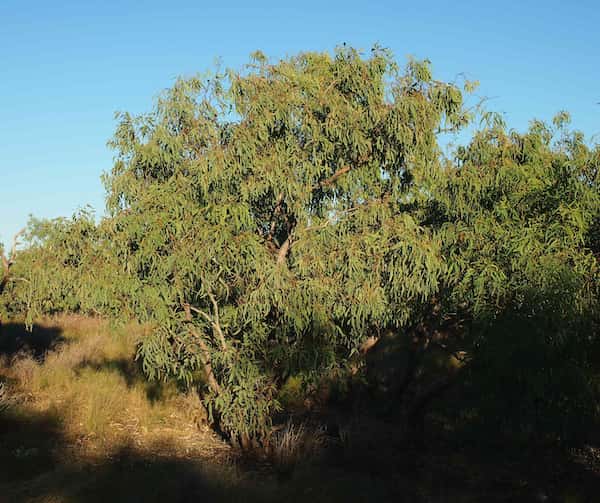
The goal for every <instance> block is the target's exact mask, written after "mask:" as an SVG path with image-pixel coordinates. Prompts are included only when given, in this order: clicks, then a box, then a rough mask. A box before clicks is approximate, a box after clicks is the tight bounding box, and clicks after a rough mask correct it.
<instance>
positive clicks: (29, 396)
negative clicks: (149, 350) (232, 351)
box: [0, 316, 228, 457]
mask: <svg viewBox="0 0 600 503" xmlns="http://www.w3.org/2000/svg"><path fill="white" fill-rule="evenodd" d="M36 330H37V331H39V332H43V331H44V330H48V331H50V330H53V331H55V332H56V333H60V342H59V343H58V344H57V345H56V346H55V347H54V348H53V349H52V350H50V351H47V352H46V353H44V354H43V355H34V354H32V352H27V351H22V352H19V353H17V354H14V355H10V356H3V357H2V359H1V360H0V382H4V383H7V384H5V385H4V388H5V389H4V391H3V394H4V395H5V396H8V393H9V390H8V388H10V396H11V401H12V402H15V401H16V403H17V405H14V406H13V407H14V408H16V410H15V413H19V412H21V413H24V414H37V415H42V414H51V415H54V416H57V417H60V418H61V424H62V430H63V434H64V435H65V437H66V438H67V439H68V441H70V442H72V443H73V444H74V445H77V446H78V449H79V451H80V452H81V453H85V454H90V453H100V452H111V451H116V450H118V449H119V448H121V447H122V446H123V445H128V446H134V447H135V448H136V449H141V450H149V451H151V450H153V449H155V446H156V445H158V444H160V445H161V446H165V445H169V446H170V447H169V450H170V451H171V452H173V451H174V452H176V453H177V454H178V455H183V456H199V455H202V456H211V457H214V456H220V455H223V454H226V453H227V451H228V447H227V446H226V445H225V444H223V443H222V442H221V441H220V440H218V439H217V438H216V437H215V436H214V434H213V433H212V432H211V430H210V428H209V427H208V425H207V424H206V420H205V419H206V416H205V413H204V410H203V408H202V405H201V403H200V401H199V399H198V397H197V395H196V394H195V393H194V392H191V391H190V392H187V393H185V392H184V393H182V392H181V390H179V389H177V386H176V384H175V383H151V382H148V381H147V380H146V379H145V377H144V376H143V373H142V372H141V370H140V368H139V366H138V365H137V364H136V362H135V359H134V358H135V349H136V343H137V342H138V341H139V339H140V337H142V336H143V335H144V333H145V330H147V329H146V328H144V327H142V326H139V325H135V324H129V325H127V326H124V327H119V328H115V327H111V326H110V324H109V323H108V322H106V321H104V320H101V319H93V318H84V317H78V316H61V317H58V318H52V319H46V320H43V321H41V322H40V323H38V324H37V326H36ZM15 337H21V338H26V337H27V334H25V333H20V334H17V335H15ZM6 400H8V399H6ZM6 400H5V401H6Z"/></svg>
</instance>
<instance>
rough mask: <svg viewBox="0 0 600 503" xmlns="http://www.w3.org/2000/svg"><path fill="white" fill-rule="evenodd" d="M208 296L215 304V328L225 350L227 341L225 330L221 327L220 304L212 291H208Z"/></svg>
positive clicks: (213, 323)
mask: <svg viewBox="0 0 600 503" xmlns="http://www.w3.org/2000/svg"><path fill="white" fill-rule="evenodd" d="M208 298H209V299H210V302H211V303H212V305H213V321H212V326H213V330H214V331H215V332H216V333H217V335H218V337H219V341H220V343H221V349H222V350H223V351H227V342H226V341H225V336H224V335H223V330H222V329H221V321H220V318H219V305H218V304H217V299H215V296H214V295H213V294H212V293H211V292H208Z"/></svg>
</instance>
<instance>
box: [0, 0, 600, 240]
mask: <svg viewBox="0 0 600 503" xmlns="http://www.w3.org/2000/svg"><path fill="white" fill-rule="evenodd" d="M599 27H600V4H598V3H597V0H596V1H593V0H579V1H576V2H573V4H570V3H569V2H565V1H544V2H541V1H526V0H522V1H513V0H511V1H505V2H481V1H478V2H460V1H459V2H445V1H438V0H430V1H429V2H415V1H411V2H401V1H379V2H378V1H376V0H375V1H371V2H367V1H362V2H353V1H350V0H346V1H337V0H335V1H328V0H320V1H312V0H310V1H303V2H294V3H290V4H287V3H286V2H283V1H274V2H264V1H263V2H261V1H255V2H241V1H236V0H229V1H227V2H224V1H223V2H218V1H211V2H202V1H199V0H196V1H177V0H170V1H164V0H163V1H161V2H155V1H137V2H134V1H131V0H120V1H115V0H104V1H95V0H53V1H49V0H30V1H28V0H18V1H16V0H1V1H0V118H1V120H0V241H4V242H5V243H6V242H8V241H9V240H10V238H11V236H12V234H13V233H14V232H15V231H16V230H17V229H18V228H20V227H22V226H23V225H24V224H25V222H26V220H27V216H28V214H30V213H33V214H34V215H35V216H38V217H55V216H59V215H70V214H72V212H73V211H74V210H76V209H77V208H78V207H81V206H83V205H85V204H88V203H89V204H91V205H92V206H93V207H95V208H96V209H97V211H98V212H99V213H101V212H102V211H103V207H104V191H103V188H102V185H101V183H100V180H99V178H100V174H101V173H102V172H103V171H106V170H109V169H110V167H111V163H112V155H113V154H112V152H110V151H109V150H108V149H107V147H106V141H107V140H108V139H109V138H110V136H111V135H112V131H113V129H114V126H115V122H114V119H113V114H114V112H115V111H117V110H128V111H131V112H134V113H138V112H143V111H147V110H148V109H150V107H151V105H152V100H153V99H154V97H155V96H156V94H157V93H158V92H159V91H160V90H161V89H163V88H165V87H168V86H169V85H170V84H171V83H172V82H173V80H174V78H175V77H177V76H178V75H190V74H193V73H195V72H199V71H203V70H205V69H207V68H209V67H210V66H211V65H212V63H213V61H214V59H215V57H220V58H221V59H222V61H223V63H224V64H225V65H226V66H232V67H239V66H241V65H242V64H243V63H244V62H246V61H247V57H248V54H249V53H250V52H252V51H254V50H256V49H261V50H262V51H263V52H265V53H266V54H267V55H269V56H272V57H275V58H277V57H281V56H285V55H288V54H294V53H296V52H298V51H302V50H319V51H322V50H332V49H333V48H334V47H335V46H336V45H338V44H341V43H343V42H346V43H347V44H349V45H353V46H355V47H358V48H363V49H365V50H368V49H369V48H370V47H371V46H372V45H373V44H374V43H376V42H378V43H380V44H381V45H383V46H385V47H388V48H390V49H392V51H393V52H394V54H395V55H396V57H397V59H398V60H399V61H400V62H403V61H404V59H405V57H406V56H407V55H409V54H410V55H414V56H416V57H421V58H429V59H430V60H432V62H433V65H434V71H435V74H436V76H437V77H438V78H440V79H453V78H454V77H455V76H456V75H457V74H459V73H461V72H465V73H466V74H467V76H468V77H469V78H471V79H478V80H480V81H481V87H480V89H479V94H481V95H484V96H488V97H493V98H494V99H493V100H492V101H490V103H489V105H488V106H489V107H490V108H493V109H494V110H497V111H501V112H504V113H505V114H506V115H505V117H506V120H507V121H508V123H509V125H511V126H513V127H516V128H518V129H522V128H524V127H526V126H527V123H528V121H529V120H530V119H531V118H534V117H535V118H540V119H548V118H550V117H552V115H553V114H554V113H555V112H556V111H558V110H561V109H566V110H568V111H570V112H571V113H572V116H573V124H574V126H575V127H577V128H579V129H581V130H583V131H584V132H585V133H586V134H588V135H590V136H591V135H593V134H598V133H600V121H599V119H600V105H596V103H597V102H598V101H600V64H599V63H600V32H599V31H598V30H599Z"/></svg>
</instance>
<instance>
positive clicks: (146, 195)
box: [4, 48, 600, 440]
mask: <svg viewBox="0 0 600 503" xmlns="http://www.w3.org/2000/svg"><path fill="white" fill-rule="evenodd" d="M475 86H476V83H469V82H467V83H466V84H465V86H464V89H465V91H471V90H473V89H474V88H475ZM117 117H118V120H119V124H118V127H117V130H116V133H115V136H114V138H113V139H112V141H111V142H110V145H111V146H112V147H113V148H114V149H115V150H116V153H117V155H116V160H115V165H114V167H113V169H112V171H111V173H109V174H107V175H105V177H104V183H105V185H106V188H107V191H108V210H109V214H108V216H107V217H106V218H105V219H104V220H103V221H102V222H101V223H100V224H99V225H96V224H95V223H94V219H93V218H92V216H91V215H89V214H86V213H82V214H80V215H77V216H76V217H74V218H73V219H72V220H57V221H53V222H49V223H42V222H33V223H32V224H31V225H30V229H29V240H30V246H29V248H27V250H26V251H24V252H23V253H22V255H21V256H20V259H19V261H18V267H17V266H15V268H16V269H15V271H16V274H17V275H18V276H20V277H21V278H22V279H23V281H19V282H14V283H13V287H12V289H11V291H10V292H9V293H7V294H6V295H4V300H5V302H6V304H7V305H8V306H9V307H8V309H9V310H12V311H13V312H25V313H28V316H29V319H30V320H31V319H32V318H33V317H34V316H37V315H38V314H40V313H47V312H53V311H79V312H85V313H99V314H103V315H108V316H111V317H131V316H133V317H135V318H137V319H138V320H140V321H142V322H148V323H150V324H151V325H152V326H153V327H154V330H153V332H152V334H151V335H149V336H148V337H146V338H144V340H143V342H142V344H141V346H140V348H139V352H138V357H139V358H140V359H141V360H142V362H143V365H144V369H145V370H146V372H147V374H148V375H149V376H150V377H151V378H166V377H168V376H176V377H177V378H179V379H182V380H186V381H188V382H194V381H195V380H196V376H197V375H198V371H201V373H202V374H203V379H202V383H201V386H202V389H203V397H204V401H205V404H206V405H207V408H208V410H209V412H210V414H211V417H212V418H213V420H214V421H215V422H216V423H218V424H219V426H220V428H221V429H223V430H224V431H225V432H227V433H228V434H229V435H231V436H232V437H234V438H235V437H239V438H240V439H242V440H243V439H247V438H252V437H254V438H261V437H264V436H266V435H267V434H268V430H269V425H270V420H271V418H272V416H273V414H274V413H275V412H277V411H278V410H280V404H279V402H278V398H277V397H278V396H281V395H280V393H279V391H280V389H281V388H282V386H284V383H285V382H286V381H288V378H289V377H290V376H298V375H301V376H303V377H302V378H303V380H304V381H305V382H308V381H310V380H311V379H312V380H318V379H319V377H320V376H323V375H325V374H327V373H330V372H331V371H332V370H335V369H338V370H339V369H344V368H346V367H349V366H353V365H355V364H356V355H357V354H360V352H361V347H362V345H363V344H364V343H365V341H367V340H369V338H374V339H375V340H377V339H379V338H381V337H382V336H385V337H392V338H395V339H398V340H401V341H402V342H401V343H400V344H398V347H402V348H403V351H404V352H406V353H407V354H409V357H407V358H405V360H406V361H409V362H420V363H421V364H422V363H423V362H425V361H426V360H427V358H428V357H427V356H426V355H427V354H429V353H430V352H432V351H438V352H440V354H443V355H445V357H446V358H454V360H452V361H455V360H456V358H457V357H456V355H459V354H460V355H461V357H460V361H461V365H458V366H457V365H454V366H452V365H446V364H444V365H438V366H437V367H436V368H437V372H438V373H441V374H442V377H444V378H445V377H449V376H450V374H453V373H458V374H460V375H461V376H464V379H467V380H470V382H471V383H472V384H473V383H475V384H477V385H478V386H479V385H480V386H481V389H484V388H485V389H488V390H489V389H491V386H492V385H491V384H490V383H493V382H494V378H499V376H500V370H499V369H503V370H506V372H507V373H508V374H509V375H512V374H510V370H509V369H513V368H516V367H515V366H516V365H518V368H519V369H520V370H522V371H523V372H524V374H523V376H524V377H523V379H522V382H523V383H525V384H524V386H525V388H527V387H528V386H531V387H533V388H536V389H537V390H538V392H536V393H537V395H536V396H539V395H540V393H539V389H540V386H542V385H543V386H550V385H552V386H553V387H556V399H555V398H552V399H551V401H552V403H551V406H550V405H548V407H546V408H542V409H540V411H542V412H540V413H545V411H547V410H550V409H552V410H554V409H556V408H560V407H561V406H562V405H561V404H564V403H565V402H564V400H563V397H564V396H565V394H567V393H568V394H569V395H570V394H572V392H573V388H574V387H573V386H571V385H567V384H565V386H564V387H562V384H563V381H562V377H560V376H563V374H562V373H561V372H562V370H556V374H553V377H552V379H550V380H546V381H544V379H545V378H546V377H545V376H547V375H548V372H554V369H559V367H560V365H561V362H564V364H565V368H567V367H568V368H569V369H570V370H569V372H571V373H570V374H569V376H571V375H576V377H573V379H575V380H577V382H578V383H580V382H585V383H587V384H586V386H583V387H582V386H580V385H579V384H578V385H577V386H575V388H577V389H582V390H583V391H584V392H583V393H582V395H581V396H584V398H583V400H587V401H588V403H589V400H590V398H589V397H590V390H591V388H590V386H591V384H590V383H591V380H590V375H591V374H593V371H592V370H590V369H592V363H591V357H590V356H589V355H590V354H591V353H590V352H589V351H587V350H586V348H591V347H592V346H593V341H595V340H596V338H597V335H598V319H597V318H598V316H597V313H598V305H597V303H598V298H599V297H598V287H599V279H598V278H599V272H598V258H597V257H598V242H600V240H599V238H598V236H599V235H600V232H599V231H598V229H599V225H600V224H599V223H598V222H599V221H600V219H599V215H600V196H599V190H598V177H599V175H598V173H599V170H598V166H599V165H600V164H599V163H600V150H599V148H598V147H595V148H591V147H589V146H588V145H587V144H586V143H585V141H584V138H583V137H582V135H581V134H580V133H577V132H574V133H571V132H568V131H567V129H566V124H567V122H568V121H567V119H568V117H567V116H566V115H565V114H561V115H559V116H557V119H556V120H555V122H554V126H553V127H549V126H547V125H545V124H543V123H540V122H533V123H532V125H531V128H530V130H529V131H527V132H526V133H524V134H519V133H516V132H514V131H507V130H506V129H505V126H504V125H503V124H502V123H501V121H498V120H494V117H492V116H490V117H487V119H488V120H486V121H485V124H486V126H485V127H484V128H483V129H482V130H481V131H480V132H478V133H477V134H475V136H474V137H473V139H472V141H471V142H470V143H469V144H468V145H467V146H465V147H461V148H459V149H458V150H457V152H456V158H455V159H446V158H445V157H444V156H443V155H442V150H441V148H440V146H439V145H438V137H439V135H440V134H441V133H447V132H458V131H460V130H461V129H462V128H463V127H464V126H466V125H467V124H469V123H470V121H471V120H472V119H473V117H472V115H471V114H470V112H468V111H467V109H466V108H465V106H464V100H463V94H462V92H461V90H460V89H459V88H458V87H457V86H456V85H454V84H447V83H444V82H439V81H437V80H434V79H433V77H432V71H431V66H430V63H429V62H428V61H415V60H410V61H409V62H408V64H407V66H406V69H405V70H404V72H401V71H400V70H399V69H398V66H397V65H396V63H395V62H394V60H393V59H392V57H391V55H390V54H389V53H388V52H387V51H385V50H382V49H380V48H375V49H373V50H372V52H371V55H370V56H369V57H367V58H365V57H363V56H362V55H361V54H360V53H358V52H357V51H355V50H353V49H350V48H341V49H339V50H337V51H336V52H335V53H334V54H333V55H330V54H326V53H304V54H300V55H298V56H296V57H292V58H289V59H286V60H282V61H279V62H278V63H276V64H273V63H271V62H270V61H269V60H268V59H267V58H266V57H265V56H264V55H262V54H260V53H256V54H255V55H254V56H253V61H252V63H251V64H250V65H248V66H247V67H246V68H245V69H244V70H243V71H241V72H234V71H226V72H220V71H218V72H215V73H212V74H209V75H206V76H202V77H195V78H191V79H180V80H178V81H177V82H176V83H175V85H174V86H173V88H171V89H169V90H167V91H166V92H165V93H163V95H162V96H161V97H160V98H159V99H158V101H157V103H156V106H155V108H154V109H153V110H152V111H151V112H150V113H149V114H146V115H142V116H139V117H132V116H131V115H129V114H127V113H123V114H118V116H117ZM485 118H486V117H485V116H484V119H485ZM506 320H511V321H510V322H507V321H506ZM499 327H504V328H502V329H500V328H499ZM529 327H535V330H529ZM515 330H517V332H518V333H519V334H521V335H520V336H519V337H518V338H515V337H514V336H513V333H517V332H514V331H515ZM507 333H510V335H511V337H507V336H506V334H507ZM513 342H514V344H513ZM524 342H526V344H523V343H524ZM515 344H516V345H515ZM522 346H523V347H527V348H528V350H527V351H528V352H527V354H528V355H530V354H531V355H532V358H533V357H534V356H535V355H545V356H543V357H542V356H540V359H539V360H536V361H538V363H539V364H537V363H536V365H537V366H535V365H534V367H533V368H534V370H532V371H531V372H528V371H527V368H526V367H527V366H526V365H522V364H521V363H522V362H521V363H518V361H517V360H516V359H512V356H511V355H513V353H514V351H513V350H512V349H511V348H513V349H514V348H519V347H522ZM496 347H502V348H503V350H502V351H496V350H495V349H494V348H496ZM595 347H597V346H595ZM511 351H513V352H511ZM515 351H516V349H515ZM561 354H565V355H566V354H568V355H569V356H568V357H565V358H564V359H561V358H560V355H561ZM410 355H412V356H410ZM424 355H425V356H424ZM435 358H436V359H438V360H439V358H438V357H437V356H436V357H435ZM430 359H431V358H430ZM456 361H458V360H456ZM549 362H550V363H549ZM417 367H418V365H417V364H414V365H413V364H410V365H407V370H406V372H405V374H404V377H402V378H399V377H398V378H396V380H397V382H396V388H398V389H399V390H403V391H406V389H407V387H408V386H412V387H413V388H414V389H413V392H412V396H415V397H416V398H415V400H414V404H413V405H414V407H413V408H414V409H415V410H420V409H422V408H423V406H424V405H423V404H424V403H426V401H427V399H428V396H429V395H430V394H431V393H429V392H428V390H427V389H426V386H425V384H424V383H419V376H422V375H423V372H421V371H420V370H418V368H417ZM560 368H562V367H560ZM596 368H597V367H596ZM452 369H454V370H452ZM456 369H458V370H456ZM486 372H487V373H486ZM565 372H566V371H565ZM567 373H568V372H567ZM540 375H541V376H543V378H540V379H538V376H540ZM564 375H566V374H564ZM569 379H571V377H568V378H567V377H565V380H569ZM569 382H572V381H569ZM486 383H487V384H486ZM540 383H543V384H540ZM544 383H545V384H544ZM588 384H589V386H588ZM486 386H487V388H486ZM525 388H524V389H525ZM584 388H585V389H584ZM527 389H529V388H527ZM521 391H522V390H520V391H519V392H520V395H519V396H520V399H522V400H529V398H528V397H529V396H530V395H528V394H527V393H524V392H521ZM421 392H422V393H421ZM419 393H420V394H419ZM515 395H516V392H515ZM517 398H518V397H517ZM391 399H392V400H396V399H398V400H400V395H395V396H394V397H392V398H391ZM549 400H550V399H549ZM498 403H499V402H498ZM578 403H579V402H578ZM553 408H554V409H553ZM536 417H537V416H536Z"/></svg>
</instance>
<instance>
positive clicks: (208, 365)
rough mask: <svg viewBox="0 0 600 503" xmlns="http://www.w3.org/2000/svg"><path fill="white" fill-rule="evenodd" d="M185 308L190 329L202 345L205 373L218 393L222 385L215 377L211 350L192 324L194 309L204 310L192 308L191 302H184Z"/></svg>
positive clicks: (201, 354)
mask: <svg viewBox="0 0 600 503" xmlns="http://www.w3.org/2000/svg"><path fill="white" fill-rule="evenodd" d="M183 310H184V311H185V319H186V321H187V322H188V323H189V324H190V327H189V331H190V333H191V334H192V335H193V336H194V339H195V341H196V342H197V343H198V346H200V360H201V361H202V366H203V367H204V373H205V374H206V379H207V380H208V385H209V387H210V388H211V389H212V390H213V391H214V392H215V393H216V394H220V393H221V386H220V385H219V382H218V381H217V378H216V377H215V373H214V370H213V367H212V362H211V358H210V350H209V348H208V346H207V345H206V342H204V339H203V338H202V336H201V335H200V334H199V333H198V331H197V330H196V329H195V328H194V327H193V326H192V325H191V321H192V311H195V312H199V313H201V314H202V311H200V310H198V309H196V308H192V306H190V305H189V304H187V303H185V304H183Z"/></svg>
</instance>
